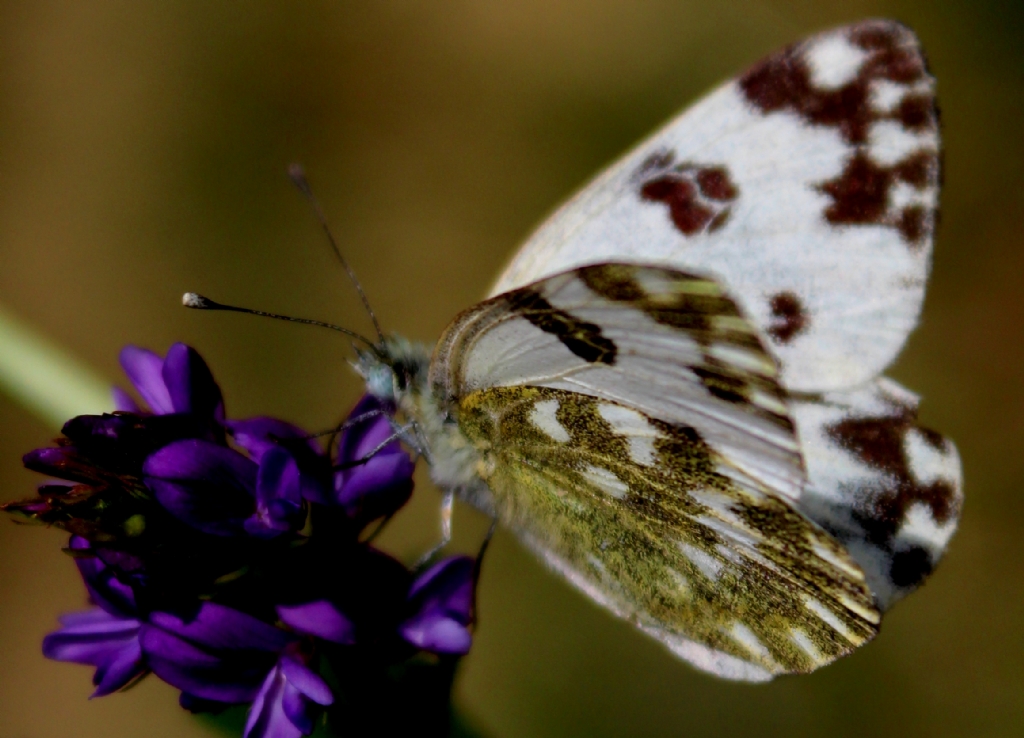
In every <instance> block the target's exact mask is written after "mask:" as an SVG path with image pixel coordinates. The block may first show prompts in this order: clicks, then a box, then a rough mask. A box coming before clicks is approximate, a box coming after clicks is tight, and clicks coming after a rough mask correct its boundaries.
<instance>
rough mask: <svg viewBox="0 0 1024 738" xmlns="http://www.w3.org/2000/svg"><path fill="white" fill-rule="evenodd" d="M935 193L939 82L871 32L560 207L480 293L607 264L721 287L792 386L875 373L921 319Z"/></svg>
mask: <svg viewBox="0 0 1024 738" xmlns="http://www.w3.org/2000/svg"><path fill="white" fill-rule="evenodd" d="M938 184H939V135H938V118H937V114H936V109H935V101H934V79H933V78H932V77H931V76H930V75H929V74H928V72H927V70H926V67H925V63H924V59H923V56H922V54H921V51H920V48H919V46H918V44H917V40H916V38H915V37H914V35H913V33H912V32H911V31H910V30H909V29H907V28H905V27H903V26H901V25H899V24H897V23H894V22H891V21H868V22H864V23H859V24H856V25H852V26H848V27H845V28H840V29H836V30H834V31H831V32H827V33H823V34H820V35H817V36H813V37H811V38H809V39H807V40H806V41H803V42H801V43H798V44H794V45H793V46H790V47H788V48H786V49H784V50H782V51H780V52H778V53H776V54H773V55H771V56H769V57H768V58H766V59H764V60H763V61H762V62H760V63H759V64H757V65H755V66H754V67H753V68H751V69H750V70H749V71H748V72H747V73H746V74H744V75H743V76H741V77H740V78H738V79H736V80H733V81H732V82H730V83H728V84H726V85H724V86H723V87H721V88H719V89H718V90H716V91H715V92H713V93H711V94H710V95H709V96H708V97H706V98H705V99H703V100H702V101H700V102H699V103H697V104H696V105H694V106H693V107H691V108H690V109H688V110H687V111H686V112H685V113H683V114H682V115H681V116H680V117H678V118H676V119H675V120H673V121H672V122H670V123H669V124H668V126H666V127H665V128H664V129H663V130H661V131H660V132H658V133H656V134H655V135H654V136H652V137H651V138H650V139H649V140H647V141H646V142H644V143H643V144H641V145H640V146H639V147H638V148H637V149H635V150H634V151H633V152H631V153H630V154H628V155H627V156H626V157H625V158H623V159H622V160H621V161H620V162H618V163H617V164H615V165H613V166H612V167H611V168H610V169H609V170H608V171H607V172H606V173H605V174H604V175H602V176H600V177H599V178H598V179H597V180H596V181H595V182H593V183H592V184H591V185H589V186H588V187H587V188H585V189H584V190H583V191H582V192H580V193H579V194H578V195H577V196H576V197H575V198H573V199H572V200H571V201H570V202H568V203H567V204H566V205H564V206H563V207H562V208H561V209H560V210H558V211H557V212H556V213H555V214H554V215H553V216H552V217H551V218H550V219H549V220H548V221H547V222H546V223H545V224H544V225H543V226H542V227H541V228H540V229H539V230H538V231H537V233H536V234H534V236H533V237H532V238H531V239H530V240H528V241H527V243H526V245H525V246H524V247H523V248H522V249H521V250H520V251H519V252H518V253H517V255H516V257H515V259H514V260H513V261H512V263H511V264H510V265H509V267H508V268H507V270H506V271H505V272H504V274H502V275H501V277H500V278H499V279H498V282H497V284H496V285H495V287H494V291H493V292H492V294H498V293H501V292H505V291H508V290H510V289H513V288H515V287H521V286H523V285H525V284H527V283H529V282H533V281H535V280H537V279H540V278H541V277H544V276H548V275H551V274H554V273H557V272H560V271H563V270H565V269H569V268H572V267H576V266H580V265H583V264H592V263H599V262H605V261H637V262H642V263H655V262H658V263H665V264H668V265H671V266H674V267H676V268H680V269H684V270H687V271H690V270H693V271H697V272H698V273H706V274H711V275H716V276H717V277H719V278H720V281H721V283H722V284H723V285H724V286H725V287H726V288H727V289H728V290H729V292H730V294H732V295H733V296H734V297H735V298H736V299H737V300H738V301H739V303H740V305H741V307H742V308H743V310H744V313H745V314H746V315H748V316H749V317H750V319H751V320H752V321H753V323H754V325H755V326H756V327H757V329H758V330H759V332H760V334H761V335H762V336H763V337H765V339H766V340H767V341H769V342H770V344H771V349H772V352H773V353H774V355H775V356H776V357H777V358H778V359H779V360H780V363H781V369H782V384H783V385H784V386H785V387H787V388H788V389H792V390H800V391H823V390H830V389H839V388H843V387H850V386H854V385H856V384H859V383H862V382H864V381H867V380H869V379H871V378H873V377H874V376H876V375H877V374H879V373H880V372H881V371H882V370H883V369H884V368H885V366H886V365H888V364H889V363H890V362H891V361H892V359H893V358H894V357H895V356H896V354H897V353H898V352H899V350H900V348H901V347H902V346H903V343H904V342H905V340H906V337H907V335H908V334H909V332H910V331H911V330H912V329H913V327H914V326H915V325H916V323H917V318H918V314H919V312H920V306H921V301H922V298H923V295H924V287H925V281H926V278H927V275H928V270H929V265H930V255H931V244H932V232H933V228H934V223H935V218H936V208H937V200H938Z"/></svg>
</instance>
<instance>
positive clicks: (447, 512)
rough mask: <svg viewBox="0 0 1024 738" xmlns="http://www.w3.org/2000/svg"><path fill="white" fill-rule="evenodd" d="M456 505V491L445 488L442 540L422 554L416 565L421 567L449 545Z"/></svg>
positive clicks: (442, 510) (442, 508)
mask: <svg viewBox="0 0 1024 738" xmlns="http://www.w3.org/2000/svg"><path fill="white" fill-rule="evenodd" d="M454 507H455V492H454V491H452V490H445V493H444V497H442V498H441V540H440V541H438V542H437V544H436V545H435V546H434V547H433V548H431V549H430V550H429V551H427V552H426V553H425V554H423V555H422V556H420V560H419V561H417V562H416V566H417V567H420V566H423V565H424V564H426V563H427V562H428V561H430V560H431V559H432V558H434V556H436V555H437V552H438V551H440V550H441V549H442V548H444V547H445V546H447V545H448V542H449V541H451V539H452V508H454Z"/></svg>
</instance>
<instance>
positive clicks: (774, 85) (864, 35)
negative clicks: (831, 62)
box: [739, 21, 936, 144]
mask: <svg viewBox="0 0 1024 738" xmlns="http://www.w3.org/2000/svg"><path fill="white" fill-rule="evenodd" d="M848 40H849V41H850V42H851V43H853V44H854V45H855V46H859V47H860V48H861V49H863V50H864V51H867V52H869V54H868V56H867V57H866V58H865V60H864V61H863V63H862V64H861V67H860V70H859V71H858V73H857V75H856V77H854V78H853V79H852V80H850V81H849V82H847V83H846V84H845V85H843V86H841V87H838V88H834V89H832V88H830V89H821V88H818V87H815V86H814V84H813V82H812V78H811V77H812V75H811V69H810V64H809V63H808V61H807V59H806V58H805V53H806V51H807V50H808V46H807V45H806V44H804V43H799V44H793V45H791V46H788V47H786V48H785V49H783V50H782V51H780V52H778V53H775V54H772V55H771V56H769V57H767V58H766V59H764V60H762V61H761V62H760V63H758V64H756V65H755V66H754V67H752V68H751V69H750V70H749V71H748V72H747V73H746V74H744V75H743V77H741V78H740V81H739V83H740V87H741V88H742V89H743V92H744V94H745V95H746V97H747V100H748V101H750V103H751V104H752V105H754V106H755V107H756V108H758V109H759V110H760V111H761V112H764V113H773V112H777V111H782V110H789V111H792V112H794V113H796V114H797V115H799V116H800V117H801V118H803V119H804V120H805V121H807V122H808V123H810V124H812V125H817V126H828V127H834V128H838V129H839V131H840V133H841V134H842V136H843V138H845V139H846V141H847V142H848V143H851V144H863V143H866V142H867V133H868V128H869V127H870V125H871V124H872V123H874V122H876V121H878V120H883V119H891V120H897V121H899V122H900V123H901V124H903V125H904V126H905V127H907V128H911V129H921V128H924V127H930V126H934V125H935V123H936V120H935V104H934V100H933V99H932V97H931V96H930V95H928V96H923V95H914V97H913V98H911V100H910V102H908V103H906V105H907V108H906V109H904V106H903V105H900V106H899V107H898V108H897V110H896V111H895V112H892V113H888V112H886V113H881V112H877V111H876V110H875V109H874V108H873V107H872V106H871V102H870V92H871V89H870V88H871V84H872V83H874V82H878V81H881V80H886V81H889V82H896V83H899V84H913V83H914V82H918V81H920V80H922V79H924V77H925V74H926V68H925V64H924V59H923V58H922V57H921V55H920V52H918V50H917V49H916V47H915V46H914V45H913V36H912V35H911V34H910V32H909V31H908V30H906V29H905V28H903V27H902V26H899V25H898V24H895V23H891V22H884V21H883V22H874V21H869V22H867V23H863V24H861V25H859V26H855V27H854V28H853V29H851V31H850V34H849V36H848Z"/></svg>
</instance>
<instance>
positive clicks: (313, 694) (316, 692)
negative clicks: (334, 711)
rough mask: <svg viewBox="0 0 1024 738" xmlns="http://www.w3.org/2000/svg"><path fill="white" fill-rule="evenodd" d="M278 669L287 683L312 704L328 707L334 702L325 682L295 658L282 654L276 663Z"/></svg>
mask: <svg viewBox="0 0 1024 738" xmlns="http://www.w3.org/2000/svg"><path fill="white" fill-rule="evenodd" d="M278 667H279V668H280V669H281V673H282V674H284V676H285V678H286V679H287V680H288V683H289V684H291V685H292V686H293V687H295V688H296V689H297V690H299V691H300V692H301V693H302V694H304V695H305V696H306V697H308V698H309V699H311V700H313V702H316V703H317V704H318V705H329V704H331V703H332V702H334V695H333V694H331V688H330V687H328V686H327V682H325V681H324V680H323V679H321V678H320V675H319V674H317V673H316V672H314V671H313V670H312V669H310V668H309V667H308V666H306V665H305V664H304V663H302V662H301V661H299V660H298V659H297V658H294V657H292V656H290V655H288V654H284V655H283V656H281V659H280V661H278Z"/></svg>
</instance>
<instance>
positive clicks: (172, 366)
mask: <svg viewBox="0 0 1024 738" xmlns="http://www.w3.org/2000/svg"><path fill="white" fill-rule="evenodd" d="M162 375H163V380H164V383H165V384H166V385H167V391H168V393H169V395H170V398H171V404H172V406H173V407H174V411H175V412H179V413H193V414H195V415H201V416H203V417H209V418H215V419H217V420H223V419H224V399H223V397H222V396H221V393H220V387H218V386H217V383H216V382H215V381H214V380H213V374H211V373H210V367H208V366H207V365H206V362H205V361H203V357H201V356H200V355H199V353H198V352H197V351H196V350H195V349H193V348H192V347H190V346H186V345H185V344H183V343H176V344H174V345H173V346H171V348H170V349H168V351H167V358H166V359H165V360H164V364H163V374H162Z"/></svg>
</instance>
